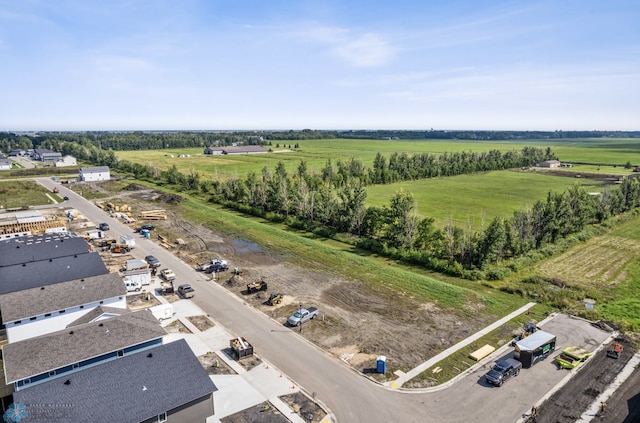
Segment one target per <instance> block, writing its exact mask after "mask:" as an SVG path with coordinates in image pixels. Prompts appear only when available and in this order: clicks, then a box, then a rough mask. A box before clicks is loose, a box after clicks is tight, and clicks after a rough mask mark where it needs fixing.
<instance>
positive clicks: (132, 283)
mask: <svg viewBox="0 0 640 423" xmlns="http://www.w3.org/2000/svg"><path fill="white" fill-rule="evenodd" d="M124 286H125V287H126V288H127V292H134V291H136V292H138V291H140V290H141V289H142V283H140V280H139V279H131V278H129V277H125V278H124Z"/></svg>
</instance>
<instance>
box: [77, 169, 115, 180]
mask: <svg viewBox="0 0 640 423" xmlns="http://www.w3.org/2000/svg"><path fill="white" fill-rule="evenodd" d="M110 179H111V174H110V173H109V166H94V167H81V168H80V180H81V181H84V182H94V181H108V180H110Z"/></svg>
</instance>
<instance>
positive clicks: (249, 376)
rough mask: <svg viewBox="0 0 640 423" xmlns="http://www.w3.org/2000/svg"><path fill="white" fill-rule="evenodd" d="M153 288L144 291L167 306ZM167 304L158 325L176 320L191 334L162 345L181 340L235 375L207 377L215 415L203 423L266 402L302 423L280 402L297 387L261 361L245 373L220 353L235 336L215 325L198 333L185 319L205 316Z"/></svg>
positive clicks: (186, 304) (190, 306)
mask: <svg viewBox="0 0 640 423" xmlns="http://www.w3.org/2000/svg"><path fill="white" fill-rule="evenodd" d="M154 288H155V287H154V284H152V285H151V286H149V287H148V289H149V291H150V292H152V293H153V294H154V296H155V297H156V298H157V299H158V301H160V302H161V303H163V304H167V303H168V302H167V300H166V299H165V298H163V297H162V296H159V295H155V289H154ZM171 304H172V305H173V310H174V316H173V317H172V318H171V319H167V320H164V321H162V323H161V325H162V326H163V327H166V326H168V325H171V324H172V323H174V322H175V321H176V320H178V321H179V322H180V323H181V324H183V325H184V326H185V327H186V328H187V329H189V331H190V332H191V333H190V334H167V335H166V336H165V337H164V342H172V341H175V340H178V339H184V340H185V341H186V342H187V344H189V347H190V348H191V350H192V351H193V353H194V354H195V355H196V356H201V355H205V354H207V353H210V352H215V353H216V355H217V356H218V357H220V359H221V360H222V361H224V362H225V363H226V364H227V365H228V366H229V367H231V368H232V369H233V370H234V371H235V372H236V373H237V374H235V375H211V376H210V378H211V380H212V381H213V383H214V384H215V385H216V387H217V388H218V391H216V392H215V393H214V395H213V400H214V411H215V414H214V415H213V416H211V417H209V418H208V419H207V423H219V422H220V419H222V418H224V417H227V416H230V415H232V414H235V413H238V412H240V411H242V410H245V409H247V408H250V407H253V406H256V405H258V404H261V403H264V402H265V401H268V402H269V403H270V404H271V405H272V406H273V407H275V408H276V409H277V410H278V411H279V412H280V413H281V414H282V415H283V416H285V417H286V418H287V419H288V420H289V421H290V422H292V423H305V421H304V420H303V419H302V417H300V416H299V415H298V414H297V413H296V412H294V411H293V410H292V409H291V407H289V406H288V405H287V404H286V403H285V402H284V401H282V400H281V399H280V397H281V396H284V395H289V394H292V393H296V392H300V387H298V386H297V385H296V384H295V383H294V382H293V381H291V380H289V379H288V378H287V377H286V376H285V375H283V374H282V372H280V371H279V370H278V369H277V368H275V367H273V365H271V364H270V363H267V362H265V361H264V360H263V362H262V364H261V365H258V366H256V367H254V368H253V369H251V370H249V371H247V370H246V369H245V368H244V367H243V366H242V365H240V364H239V363H238V362H237V361H236V360H233V359H231V358H230V357H228V356H227V354H225V352H223V350H225V349H227V348H229V340H230V339H232V338H234V337H235V336H232V335H231V334H229V333H228V332H227V331H226V330H225V329H224V328H222V327H220V325H218V324H215V326H214V327H212V328H209V329H207V330H206V331H204V332H203V331H200V330H199V329H198V328H197V327H196V326H195V325H194V324H193V323H191V322H190V321H189V319H187V317H189V316H206V313H205V312H204V311H203V310H202V309H200V308H199V307H198V306H197V305H195V304H194V303H193V302H191V301H189V300H178V301H175V302H173V303H171ZM214 323H215V322H214ZM330 422H331V419H330V417H329V416H327V417H325V418H324V420H323V423H330Z"/></svg>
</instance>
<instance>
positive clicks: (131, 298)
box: [127, 293, 160, 310]
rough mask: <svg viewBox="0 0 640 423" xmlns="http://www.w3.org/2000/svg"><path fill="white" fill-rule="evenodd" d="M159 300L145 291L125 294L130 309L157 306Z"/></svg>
mask: <svg viewBox="0 0 640 423" xmlns="http://www.w3.org/2000/svg"><path fill="white" fill-rule="evenodd" d="M159 304H160V301H158V300H157V299H156V297H154V296H153V295H147V294H146V293H141V294H133V295H127V307H128V308H129V309H130V310H140V309H143V308H149V307H153V306H157V305H159Z"/></svg>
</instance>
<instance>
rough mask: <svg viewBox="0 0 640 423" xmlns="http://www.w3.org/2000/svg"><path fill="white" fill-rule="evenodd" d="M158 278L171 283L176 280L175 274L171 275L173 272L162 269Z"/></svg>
mask: <svg viewBox="0 0 640 423" xmlns="http://www.w3.org/2000/svg"><path fill="white" fill-rule="evenodd" d="M160 276H162V278H163V279H164V280H165V281H173V280H175V279H176V274H175V273H173V270H171V269H162V270H161V271H160Z"/></svg>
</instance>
